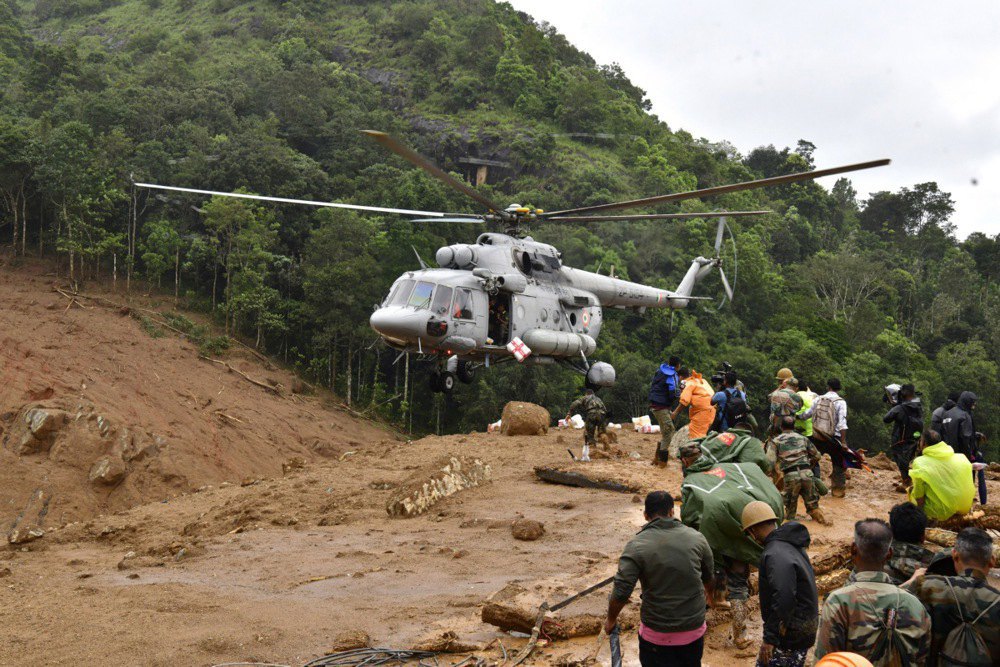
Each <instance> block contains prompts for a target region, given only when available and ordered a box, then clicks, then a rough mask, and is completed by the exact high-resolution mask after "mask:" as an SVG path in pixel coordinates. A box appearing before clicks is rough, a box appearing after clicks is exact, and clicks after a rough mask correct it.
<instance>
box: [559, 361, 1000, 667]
mask: <svg viewBox="0 0 1000 667" xmlns="http://www.w3.org/2000/svg"><path fill="white" fill-rule="evenodd" d="M710 379H711V382H709V380H706V379H705V378H704V377H703V376H702V375H701V374H699V373H697V372H696V371H694V370H691V369H689V368H685V367H683V366H682V365H681V362H680V360H679V359H678V358H677V357H671V358H670V359H669V360H668V361H667V362H666V363H664V364H661V365H660V366H659V368H658V369H657V370H656V373H655V374H654V376H653V379H652V382H651V386H650V390H649V403H650V412H651V413H652V415H653V417H654V418H655V419H656V420H657V422H658V424H659V427H660V434H661V437H660V441H659V443H658V445H657V449H656V452H655V455H654V461H653V463H654V464H656V465H659V466H667V465H668V464H669V461H670V458H671V450H670V447H671V442H672V441H673V440H675V438H674V435H675V428H674V423H675V420H677V419H678V417H679V415H680V413H681V412H682V411H684V410H687V412H688V426H687V428H688V434H687V439H686V440H685V441H684V442H683V443H682V444H680V445H679V447H678V448H677V450H676V454H677V458H678V459H679V463H680V466H681V472H682V476H683V483H682V486H681V498H680V499H676V498H675V497H674V496H673V495H671V494H670V493H668V492H666V491H654V492H652V493H650V494H649V495H647V496H646V499H645V507H644V516H645V520H646V524H645V525H644V526H643V528H642V529H641V530H640V531H639V532H638V534H636V536H635V537H634V538H633V539H632V540H631V541H629V543H628V544H627V545H626V547H625V549H624V551H623V553H622V555H621V557H620V559H619V564H618V572H617V575H616V577H615V580H614V588H613V590H612V593H611V596H610V600H609V605H608V615H607V619H606V621H605V628H604V629H605V631H606V632H608V633H609V634H611V633H613V632H617V620H618V616H619V613H620V612H621V610H622V609H623V608H624V606H625V605H626V603H627V602H628V600H629V597H630V596H631V594H632V591H633V589H634V588H635V585H636V584H637V583H641V587H642V596H641V597H642V602H641V608H640V620H641V622H640V625H639V633H638V635H639V660H640V663H641V664H642V665H643V667H653V666H656V667H660V666H664V667H666V666H679V667H686V666H688V665H691V666H696V665H701V664H702V662H701V660H702V655H703V652H704V637H705V633H706V629H707V625H706V614H707V610H708V609H711V608H717V609H726V610H728V611H729V613H730V615H731V618H732V622H731V630H730V636H729V641H730V642H731V643H732V644H733V645H735V647H736V648H737V649H739V650H751V651H752V649H749V647H750V646H751V644H752V643H753V642H754V639H753V638H751V637H750V636H749V633H748V630H747V619H748V608H747V602H748V600H749V599H750V588H751V587H750V583H749V575H750V571H751V567H756V568H757V569H758V571H759V575H758V586H757V594H758V596H759V602H760V614H761V617H762V620H763V636H762V637H760V638H759V641H760V649H759V651H758V652H757V655H756V664H757V665H758V667H763V666H771V667H790V666H802V665H805V664H807V662H808V663H809V664H812V661H813V660H815V661H816V662H815V664H816V665H818V666H823V667H830V666H834V665H876V666H883V665H885V666H893V667H895V666H897V665H902V666H921V665H930V666H942V667H943V666H945V665H965V666H980V665H981V666H984V667H985V666H987V665H992V666H997V665H1000V591H998V590H997V589H996V588H994V587H993V586H991V585H990V584H989V581H988V577H989V573H990V570H991V569H992V568H994V567H997V564H998V563H997V560H996V556H995V554H996V553H997V551H998V549H996V548H995V547H994V544H993V538H992V537H991V536H990V534H989V533H988V532H987V531H985V530H982V529H980V528H976V527H966V528H964V529H962V530H961V531H960V532H959V533H958V535H957V536H956V538H955V544H954V547H953V548H951V549H947V550H943V551H935V550H932V549H930V548H928V547H927V546H925V532H926V530H927V528H928V525H934V524H936V523H938V522H943V521H946V520H948V519H951V518H952V517H954V516H956V515H958V516H962V515H967V514H968V513H969V512H971V511H972V510H973V506H974V504H975V500H976V496H977V493H978V500H979V503H980V505H982V506H985V505H986V502H987V497H986V481H985V475H984V469H985V468H986V463H985V459H984V456H983V454H982V452H981V449H980V448H981V445H982V444H983V443H984V442H985V441H986V439H985V437H984V436H983V434H982V433H979V432H978V431H977V430H976V426H975V418H974V414H975V407H976V401H977V397H976V395H975V394H974V393H972V392H969V391H964V392H961V393H953V394H950V395H949V397H948V400H947V402H945V403H944V405H942V406H940V407H938V408H937V409H935V410H934V412H933V414H932V415H931V417H930V420H929V423H925V417H924V413H923V408H922V406H921V403H920V398H919V396H918V395H917V393H916V391H915V389H914V386H913V385H912V384H903V385H895V384H893V385H889V386H887V387H885V400H886V402H887V403H888V404H889V409H888V412H887V413H886V414H885V417H884V421H885V423H886V424H891V425H892V436H891V437H892V445H891V448H890V452H891V457H892V459H893V461H894V463H895V464H896V466H897V467H898V469H899V475H900V478H899V481H898V483H897V484H896V490H897V491H899V492H900V493H906V494H907V500H906V501H905V502H903V503H900V504H898V505H896V506H895V507H893V508H892V509H891V511H890V512H889V516H888V517H887V518H888V521H886V520H885V519H884V518H865V519H863V520H860V521H857V522H856V523H855V526H854V540H853V544H852V547H851V558H852V565H853V571H852V573H851V575H850V577H849V579H848V580H847V583H846V585H844V586H842V587H841V588H838V589H836V590H833V591H832V592H830V593H829V595H828V596H827V597H826V599H825V600H824V601H823V603H822V606H820V601H819V599H818V594H817V587H816V577H815V573H814V570H813V567H812V565H811V563H810V560H809V557H808V548H809V545H810V543H811V537H810V534H809V530H808V528H807V527H806V526H805V525H804V524H803V523H800V522H798V521H796V512H797V511H798V507H799V498H801V499H802V502H803V504H804V505H805V510H806V513H807V514H808V515H809V517H810V519H811V520H812V521H813V522H815V523H817V524H822V525H829V523H830V522H829V521H828V519H827V517H826V515H824V513H823V510H822V509H821V508H820V498H821V497H822V496H825V495H827V494H830V495H832V496H833V497H835V498H843V497H844V496H845V494H846V490H847V481H848V474H849V473H848V471H849V470H851V469H867V465H866V463H865V455H864V452H863V451H860V450H858V449H854V448H852V447H851V445H849V444H848V432H849V428H848V403H847V401H846V400H845V398H844V397H843V395H842V394H843V389H842V385H841V382H840V380H839V379H837V378H830V379H828V380H827V381H826V384H825V389H826V391H825V392H824V393H822V394H820V393H817V391H815V389H819V387H814V386H813V385H812V384H811V383H810V382H808V381H806V380H804V379H802V378H801V377H799V378H796V377H795V375H794V374H793V372H792V371H791V370H790V369H788V368H782V369H780V370H779V371H778V372H777V374H776V378H775V380H776V381H777V383H778V385H777V388H776V389H775V390H774V391H773V392H771V393H770V394H769V397H768V400H769V403H770V405H769V409H768V422H767V424H765V425H764V426H763V428H761V426H760V424H759V423H758V421H757V420H756V418H755V417H754V415H753V413H752V411H751V408H750V405H749V403H748V400H747V393H746V389H745V387H744V386H743V384H742V382H741V381H740V379H739V377H738V375H737V373H736V372H735V371H734V370H733V369H732V367H731V366H729V365H728V364H725V365H724V368H723V371H721V372H720V373H718V374H716V375H713V376H711V378H710ZM713 385H714V386H713ZM571 414H580V415H581V416H583V418H584V421H585V431H584V437H585V442H584V447H583V451H582V456H581V457H580V458H579V459H578V460H580V461H589V460H590V450H591V448H593V447H597V446H598V437H599V435H600V434H601V433H602V432H603V431H604V429H605V426H606V424H607V422H608V410H607V408H606V407H605V405H604V403H603V401H601V399H600V398H598V397H597V396H596V395H595V394H594V392H593V391H592V390H590V389H587V390H586V393H585V394H584V395H583V396H582V397H580V398H579V399H577V400H576V401H575V402H574V403H573V404H572V405H571V406H570V409H569V411H568V413H567V419H569V417H570V415H571ZM759 428H760V429H761V431H762V432H761V436H762V437H763V438H764V440H761V439H759V438H758V437H757V436H756V433H757V430H758V429H759ZM681 440H684V439H683V438H681ZM823 456H829V457H830V462H831V474H830V483H829V485H827V484H826V483H825V482H824V480H823V479H822V477H821V473H820V460H821V458H822V457H823ZM677 500H679V501H680V503H679V504H680V518H679V519H677V518H675V512H674V505H675V502H676V501H677ZM747 655H749V656H752V655H753V654H752V653H749V654H747Z"/></svg>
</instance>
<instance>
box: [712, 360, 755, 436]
mask: <svg viewBox="0 0 1000 667" xmlns="http://www.w3.org/2000/svg"><path fill="white" fill-rule="evenodd" d="M738 383H739V376H737V375H736V371H726V372H725V374H723V376H722V389H721V390H720V391H717V392H715V395H714V396H712V405H714V406H715V424H714V425H713V427H714V430H715V431H717V432H719V433H722V432H724V431H728V430H729V429H730V428H732V427H733V426H736V424H737V423H741V422H743V423H745V422H746V421H747V419H748V415H749V413H750V407H749V406H748V405H747V395H746V392H744V391H741V390H740V389H739V387H737V384H738Z"/></svg>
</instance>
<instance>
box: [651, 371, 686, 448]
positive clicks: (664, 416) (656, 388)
mask: <svg viewBox="0 0 1000 667" xmlns="http://www.w3.org/2000/svg"><path fill="white" fill-rule="evenodd" d="M680 366H681V360H680V357H676V356H673V357H670V359H668V360H667V363H665V364H660V367H659V368H657V369H656V373H654V374H653V381H652V382H651V383H650V385H649V411H650V412H652V413H653V417H655V418H656V422H657V423H658V424H659V425H660V444H659V445H658V446H657V448H656V453H655V454H654V456H653V463H655V464H656V465H660V466H665V465H667V459H668V458H669V455H670V440H671V439H672V438H673V437H674V422H673V420H672V419H671V418H670V411H671V410H673V409H674V408H676V407H677V402H678V401H679V400H680V397H681V379H680V376H678V375H677V369H678V368H680Z"/></svg>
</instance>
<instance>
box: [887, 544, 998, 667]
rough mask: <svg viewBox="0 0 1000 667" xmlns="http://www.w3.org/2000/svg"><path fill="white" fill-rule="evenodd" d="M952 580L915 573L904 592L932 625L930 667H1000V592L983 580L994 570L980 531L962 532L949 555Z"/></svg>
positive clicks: (991, 555) (991, 554)
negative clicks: (917, 602) (924, 611)
mask: <svg viewBox="0 0 1000 667" xmlns="http://www.w3.org/2000/svg"><path fill="white" fill-rule="evenodd" d="M951 557H952V560H954V562H955V571H956V572H958V573H959V574H958V575H957V576H954V577H947V576H936V575H924V574H923V571H922V570H918V571H917V574H916V575H914V578H913V579H911V580H910V581H909V582H907V583H906V584H904V586H903V587H904V588H905V589H906V590H909V591H910V592H911V593H913V594H914V595H916V596H917V598H918V599H919V600H920V602H922V603H923V605H924V607H926V608H927V611H928V612H929V613H930V617H931V621H932V622H933V631H932V637H931V653H930V659H929V660H928V661H927V665H928V667H936V666H937V665H941V666H942V667H943V666H944V665H969V666H970V667H980V666H982V667H987V665H1000V591H998V590H997V589H996V588H994V587H992V586H990V585H989V584H988V583H987V581H986V575H987V573H988V572H989V571H990V568H991V567H995V566H996V559H995V558H994V557H993V540H992V539H990V536H989V535H988V534H987V533H986V531H984V530H982V529H980V528H971V527H970V528H965V529H963V530H962V532H960V533H959V534H958V537H956V538H955V547H954V548H953V549H952V551H951Z"/></svg>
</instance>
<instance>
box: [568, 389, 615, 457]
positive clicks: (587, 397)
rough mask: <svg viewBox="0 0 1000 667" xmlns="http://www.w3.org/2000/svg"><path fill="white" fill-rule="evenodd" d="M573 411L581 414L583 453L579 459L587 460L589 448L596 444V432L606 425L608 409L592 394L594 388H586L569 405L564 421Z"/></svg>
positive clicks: (602, 430) (602, 429)
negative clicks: (581, 394)
mask: <svg viewBox="0 0 1000 667" xmlns="http://www.w3.org/2000/svg"><path fill="white" fill-rule="evenodd" d="M574 413H576V414H580V415H582V416H583V423H584V434H583V453H582V454H581V456H580V460H581V461H589V460H590V448H591V446H593V445H596V444H597V433H598V432H602V433H603V432H604V429H605V427H606V426H607V423H608V409H607V408H606V407H605V406H604V401H602V400H601V399H599V398H597V396H596V395H595V394H594V390H593V389H590V388H588V389H587V390H586V391H585V392H584V394H583V396H581V397H580V398H578V399H576V400H575V401H573V404H572V405H570V406H569V411H568V412H567V413H566V421H569V418H570V416H571V415H573V414H574Z"/></svg>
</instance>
